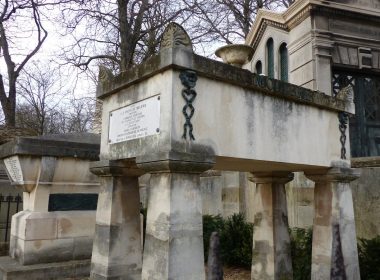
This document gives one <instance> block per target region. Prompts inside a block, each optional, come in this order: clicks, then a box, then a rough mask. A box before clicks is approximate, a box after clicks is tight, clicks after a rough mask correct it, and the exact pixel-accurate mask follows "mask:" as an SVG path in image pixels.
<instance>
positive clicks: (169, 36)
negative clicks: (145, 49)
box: [160, 22, 193, 51]
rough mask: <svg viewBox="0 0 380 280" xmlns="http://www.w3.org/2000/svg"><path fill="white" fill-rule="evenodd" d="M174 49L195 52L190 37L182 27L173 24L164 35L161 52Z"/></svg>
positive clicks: (167, 27)
mask: <svg viewBox="0 0 380 280" xmlns="http://www.w3.org/2000/svg"><path fill="white" fill-rule="evenodd" d="M173 47H184V48H186V49H188V50H190V51H193V45H192V43H191V40H190V37H189V35H188V34H187V32H186V31H185V29H183V27H182V26H181V25H179V24H178V23H175V22H171V23H169V24H168V26H166V28H165V31H164V33H163V34H162V39H161V45H160V50H162V49H166V48H173Z"/></svg>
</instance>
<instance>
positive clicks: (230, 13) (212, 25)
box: [183, 0, 293, 45]
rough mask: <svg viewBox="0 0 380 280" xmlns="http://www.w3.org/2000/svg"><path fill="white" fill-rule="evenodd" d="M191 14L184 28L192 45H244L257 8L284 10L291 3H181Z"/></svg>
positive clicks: (248, 0) (286, 0)
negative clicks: (239, 43)
mask: <svg viewBox="0 0 380 280" xmlns="http://www.w3.org/2000/svg"><path fill="white" fill-rule="evenodd" d="M183 1H184V3H185V4H186V5H187V6H188V7H192V9H193V13H192V18H191V20H190V21H188V22H187V25H186V27H187V29H188V30H189V33H190V34H192V37H193V40H195V43H196V44H201V45H202V44H204V43H207V42H210V41H212V42H213V43H214V44H215V43H216V42H221V43H225V44H232V43H235V42H238V41H242V42H244V40H245V38H246V37H247V35H248V33H249V31H250V29H251V26H252V23H253V21H254V19H255V17H256V14H257V11H258V9H260V8H266V9H272V10H275V9H278V8H281V7H288V6H289V5H290V4H291V3H292V2H293V0H234V1H231V0H183Z"/></svg>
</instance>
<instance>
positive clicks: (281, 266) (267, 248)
mask: <svg viewBox="0 0 380 280" xmlns="http://www.w3.org/2000/svg"><path fill="white" fill-rule="evenodd" d="M249 179H250V180H251V181H252V182H254V183H256V189H255V195H254V203H253V214H254V230H253V249H252V269H251V279H252V280H256V279H260V280H269V279H293V269H292V260H291V253H290V236H289V227H288V214H287V204H286V193H285V184H286V183H287V182H289V181H291V180H292V179H293V173H289V172H271V173H269V172H268V173H267V172H266V173H264V172H262V173H253V176H252V177H250V178H249Z"/></svg>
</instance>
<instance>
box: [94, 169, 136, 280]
mask: <svg viewBox="0 0 380 280" xmlns="http://www.w3.org/2000/svg"><path fill="white" fill-rule="evenodd" d="M102 164H103V168H102V167H101V166H102ZM91 170H92V171H93V172H95V173H96V174H98V175H100V180H101V189H100V192H99V201H98V208H97V213H96V227H95V237H94V245H93V251H92V259H91V279H136V280H137V279H140V278H141V266H142V244H141V232H140V227H141V223H140V198H139V185H138V177H137V176H128V174H129V175H130V174H135V171H134V170H132V171H130V170H128V168H126V165H125V164H123V163H122V162H120V163H118V162H98V163H95V164H94V165H93V168H92V169H91Z"/></svg>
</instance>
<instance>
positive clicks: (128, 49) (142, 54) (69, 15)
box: [61, 0, 189, 71]
mask: <svg viewBox="0 0 380 280" xmlns="http://www.w3.org/2000/svg"><path fill="white" fill-rule="evenodd" d="M181 3H182V2H181V1H175V0H155V1H151V0H117V1H104V0H95V1H84V2H82V3H80V4H78V3H70V5H67V6H66V7H65V8H64V9H62V18H61V21H62V22H63V23H64V26H65V28H66V34H65V35H66V36H67V35H69V36H71V37H72V39H73V43H72V44H71V45H70V46H67V47H66V48H64V59H65V60H66V61H68V62H69V63H71V64H73V65H75V66H78V67H80V68H81V69H83V70H87V69H88V67H89V65H90V63H91V62H93V61H94V60H101V63H102V64H106V65H108V67H109V68H111V69H113V70H118V71H125V70H126V69H128V68H130V67H131V66H133V65H135V64H136V63H140V62H141V61H143V60H145V59H146V58H147V57H149V56H151V55H152V54H154V53H156V52H157V49H158V45H159V38H160V35H161V33H162V31H163V29H164V28H165V26H166V25H167V24H168V23H169V22H171V21H174V20H176V21H180V22H181V21H182V20H183V18H184V16H183V15H184V14H185V13H186V12H189V7H185V6H184V5H181ZM83 30H84V33H83V32H81V31H83Z"/></svg>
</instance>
